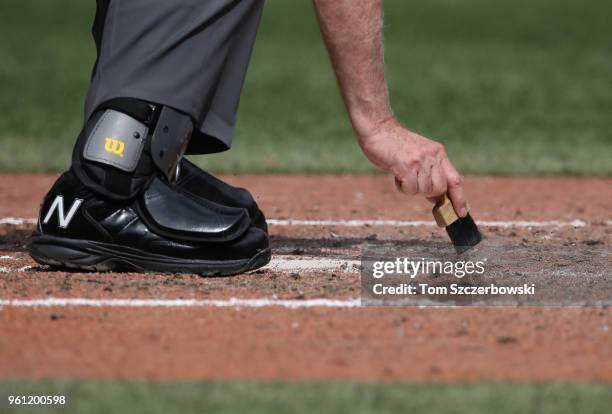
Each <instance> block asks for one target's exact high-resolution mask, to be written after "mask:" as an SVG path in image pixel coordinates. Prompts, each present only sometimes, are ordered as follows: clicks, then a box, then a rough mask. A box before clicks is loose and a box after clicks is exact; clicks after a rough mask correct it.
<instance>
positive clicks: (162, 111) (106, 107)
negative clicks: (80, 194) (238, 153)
mask: <svg viewBox="0 0 612 414" xmlns="http://www.w3.org/2000/svg"><path fill="white" fill-rule="evenodd" d="M192 133H193V122H192V120H191V118H190V117H189V116H188V115H186V114H184V113H182V112H180V111H177V110H175V109H172V108H170V107H166V106H159V105H152V104H148V103H146V102H142V101H139V100H135V99H127V98H121V99H116V100H112V101H109V102H106V103H105V104H103V105H102V106H101V107H100V108H99V109H98V111H96V113H94V115H93V116H92V118H91V119H90V120H89V121H88V122H87V125H86V126H85V129H84V130H83V132H82V133H81V136H80V137H79V139H78V140H77V144H76V146H75V150H74V153H73V161H72V168H73V170H74V172H75V173H76V174H77V176H78V177H79V179H81V181H82V182H83V184H85V185H86V186H88V187H90V188H91V189H93V190H94V191H97V192H98V193H100V194H102V195H104V196H106V197H109V198H112V199H116V200H123V199H130V198H133V197H135V196H136V195H138V194H140V193H141V192H142V190H143V189H144V188H146V186H147V185H148V184H149V183H150V181H151V179H152V178H153V177H154V176H155V175H157V174H156V170H158V171H159V172H161V173H162V174H163V175H164V176H165V178H166V179H167V180H168V181H170V182H172V181H174V178H175V172H176V167H177V165H178V163H179V161H180V160H181V158H182V156H183V154H184V152H185V149H186V148H187V144H188V143H189V139H190V138H191V135H192Z"/></svg>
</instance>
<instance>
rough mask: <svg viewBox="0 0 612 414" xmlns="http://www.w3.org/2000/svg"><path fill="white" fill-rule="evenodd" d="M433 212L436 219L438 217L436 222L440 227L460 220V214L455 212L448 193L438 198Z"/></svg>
mask: <svg viewBox="0 0 612 414" xmlns="http://www.w3.org/2000/svg"><path fill="white" fill-rule="evenodd" d="M431 212H432V213H433V216H434V219H436V224H437V225H438V226H440V227H447V226H450V225H451V224H453V223H454V222H455V221H457V220H459V216H457V213H455V209H454V208H453V203H451V200H450V198H448V194H444V195H443V196H440V197H438V198H437V199H436V205H435V206H434V208H433V210H431Z"/></svg>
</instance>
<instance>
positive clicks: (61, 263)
mask: <svg viewBox="0 0 612 414" xmlns="http://www.w3.org/2000/svg"><path fill="white" fill-rule="evenodd" d="M28 250H29V252H30V255H31V256H32V258H33V259H34V260H35V261H36V262H37V263H39V264H42V265H48V266H51V267H54V268H65V269H71V270H85V271H95V272H111V271H116V272H163V273H198V274H201V275H202V276H231V275H236V274H239V273H245V272H248V271H250V270H255V269H258V268H260V267H263V266H265V265H266V264H268V263H269V262H270V259H271V251H270V248H267V249H265V250H261V251H259V252H257V254H255V255H254V256H253V257H251V258H249V259H239V260H190V259H179V258H175V257H168V256H163V255H158V254H152V253H147V252H143V251H142V250H138V249H134V248H130V247H127V246H120V245H112V244H108V243H100V242H94V241H90V240H74V239H67V238H63V237H54V236H47V235H43V234H40V233H35V234H34V235H33V236H32V240H31V242H30V244H29V246H28Z"/></svg>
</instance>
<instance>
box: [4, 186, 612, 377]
mask: <svg viewBox="0 0 612 414" xmlns="http://www.w3.org/2000/svg"><path fill="white" fill-rule="evenodd" d="M226 178H227V179H228V181H230V182H232V183H235V184H239V185H243V186H246V187H248V188H249V189H251V190H252V191H253V193H254V194H255V195H256V196H257V200H258V202H259V204H260V205H261V207H262V208H263V210H264V211H265V212H266V213H267V216H268V217H269V218H271V219H273V220H271V226H270V227H271V236H272V244H273V249H274V253H275V255H274V259H273V263H272V264H271V265H270V266H269V267H267V268H265V269H262V270H259V271H256V272H253V273H251V274H246V275H241V276H237V277H233V278H201V277H198V276H196V275H156V274H144V275H139V274H112V273H66V272H54V271H49V269H45V268H41V267H39V266H38V265H36V264H35V263H34V262H33V261H32V260H31V259H30V258H29V257H28V256H27V253H26V251H25V248H24V246H25V244H26V243H27V239H28V237H29V234H30V232H31V231H32V229H33V228H34V224H33V220H32V219H33V218H34V217H35V216H36V214H37V209H38V204H39V202H40V199H41V197H42V196H43V195H44V192H45V191H46V190H47V189H48V188H49V186H50V184H51V183H52V181H53V179H54V178H53V177H50V176H42V175H21V176H0V291H1V292H2V293H1V294H0V304H2V305H0V306H1V308H0V331H1V332H2V335H0V377H2V378H15V377H18V378H49V377H52V378H56V377H62V378H64V377H78V378H149V379H155V380H166V379H235V378H241V379H291V380H304V379H359V380H375V379H382V380H435V381H437V380H440V381H462V380H469V381H476V380H485V379H492V380H517V381H520V380H537V381H539V380H547V379H555V380H581V381H594V380H601V381H612V341H611V338H610V326H611V325H612V312H611V311H610V309H609V308H607V307H586V308H577V307H574V308H520V309H516V308H417V307H408V308H380V307H360V306H358V305H356V304H355V299H356V298H358V297H359V292H360V290H359V289H360V284H359V281H360V275H359V269H358V265H359V254H360V253H361V251H362V249H363V246H364V245H365V243H368V244H377V243H394V244H396V245H399V246H401V245H402V244H406V245H409V244H411V243H412V244H414V243H423V242H445V241H446V237H447V236H446V234H445V233H444V231H443V230H440V229H437V228H436V227H434V226H433V225H431V224H430V221H431V215H430V213H429V210H430V208H431V207H430V205H429V204H428V203H427V202H425V201H421V200H414V199H410V198H406V197H405V196H402V195H400V194H398V193H396V192H395V190H394V187H393V185H392V183H391V181H390V180H389V179H388V178H386V177H381V176H376V177H371V176H321V177H317V176H315V177H300V176H289V177H288V176H251V177H226ZM467 190H468V194H469V196H470V203H471V205H472V213H473V216H474V217H475V218H476V219H477V220H479V221H480V222H481V223H482V224H483V225H482V231H483V234H484V236H485V237H486V241H485V242H486V243H487V244H489V245H499V246H510V247H512V246H520V247H521V248H529V247H530V246H534V247H537V246H547V247H550V248H552V249H559V251H561V250H562V251H563V252H564V253H567V252H569V254H570V258H572V259H575V260H574V261H575V262H576V265H574V266H573V267H572V266H570V267H564V269H562V270H563V271H565V273H564V274H565V275H569V277H573V278H576V283H580V279H579V278H580V269H588V270H589V271H592V269H591V268H589V267H588V266H586V264H588V263H589V261H590V259H589V258H588V255H587V253H588V251H589V249H600V250H601V249H604V250H605V249H609V248H610V246H612V213H610V203H611V201H612V179H608V178H488V177H485V178H469V179H468V180H467ZM605 258H609V256H604V259H605ZM547 259H548V260H550V258H547V257H543V258H542V261H543V262H546V260H547ZM517 260H520V258H519V257H517ZM580 263H583V264H582V265H581V264H580ZM553 267H554V264H553ZM601 267H603V268H601V269H599V271H600V272H601V273H602V276H601V277H602V278H603V282H604V286H606V284H605V282H607V283H608V284H607V286H610V285H609V283H610V280H611V279H610V272H611V268H612V266H610V265H609V262H608V266H605V261H604V265H603V266H601ZM560 270H561V269H560ZM610 288H611V289H612V287H610ZM49 298H55V299H58V300H57V301H56V302H49V301H47V302H45V300H48V299H49ZM235 298H238V299H248V300H247V301H243V302H239V301H235V300H234V299H235ZM71 300H72V301H71ZM87 300H89V302H87ZM118 300H122V302H118ZM138 300H140V302H139V301H138ZM319 300H321V301H319ZM1 301H3V302H1ZM36 301H38V302H36ZM79 301H80V302H79Z"/></svg>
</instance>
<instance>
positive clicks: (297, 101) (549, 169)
mask: <svg viewBox="0 0 612 414" xmlns="http://www.w3.org/2000/svg"><path fill="white" fill-rule="evenodd" d="M93 9H94V6H93V3H92V2H90V1H82V0H62V1H61V7H58V4H57V2H51V1H40V0H2V2H0V35H1V36H2V42H0V88H2V90H1V93H0V170H11V171H30V170H35V171H58V170H61V169H63V168H65V167H66V166H67V165H68V162H69V156H70V151H71V146H72V143H73V141H74V138H75V136H76V134H77V133H78V130H79V128H80V124H81V122H82V119H81V117H82V115H81V114H82V102H83V97H84V94H85V91H86V88H87V82H88V77H89V73H90V67H91V65H92V62H93V60H94V48H93V42H92V41H91V40H90V37H89V34H88V32H89V25H90V23H91V19H92V13H93ZM385 15H386V23H385V26H386V28H385V30H386V39H387V41H386V51H387V66H388V74H389V79H390V85H391V93H392V101H393V106H394V109H395V112H396V113H397V115H398V117H399V118H400V119H401V120H402V122H403V123H404V124H406V125H407V126H408V127H410V128H411V129H414V130H416V131H418V132H420V133H422V134H424V135H427V136H429V137H432V138H435V139H438V140H441V141H443V142H444V143H445V144H446V145H447V148H448V151H449V153H450V155H451V158H452V159H453V160H454V161H455V162H456V163H457V165H458V166H459V168H460V169H461V170H462V171H463V172H464V173H471V174H579V175H580V174H603V175H611V174H612V161H611V158H610V154H612V116H611V115H610V114H612V92H611V85H612V43H610V39H612V25H611V24H609V22H610V18H611V16H612V2H610V1H607V0H517V1H514V2H508V1H503V0H462V1H455V0H411V1H404V0H387V1H385ZM198 160H199V161H201V162H202V163H203V164H205V165H207V166H208V167H209V168H212V169H214V170H217V171H224V172H307V173H317V172H344V171H349V172H368V171H373V170H372V167H370V166H369V165H368V163H367V161H366V160H365V158H364V157H363V155H361V153H360V150H359V149H358V147H357V145H356V144H355V142H354V139H353V137H352V133H351V129H350V126H349V124H348V121H347V118H346V115H345V114H344V109H343V107H342V104H341V101H340V98H339V94H338V91H337V88H336V84H335V80H334V77H333V75H332V73H331V70H330V69H329V63H328V59H327V56H326V53H325V50H324V47H323V45H322V42H321V40H320V35H319V33H318V29H317V26H316V22H315V19H314V15H313V12H312V6H311V4H310V2H308V1H297V0H288V1H274V2H268V4H267V6H266V11H265V14H264V19H263V22H262V26H261V30H260V34H259V38H258V41H257V45H256V49H255V54H254V59H253V62H252V65H251V68H250V71H249V75H248V79H247V85H246V87H245V90H244V94H243V100H242V105H241V112H240V117H239V126H238V131H237V136H236V140H235V145H234V148H233V149H232V151H230V152H227V153H224V154H221V155H215V156H207V157H201V158H199V159H198Z"/></svg>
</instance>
